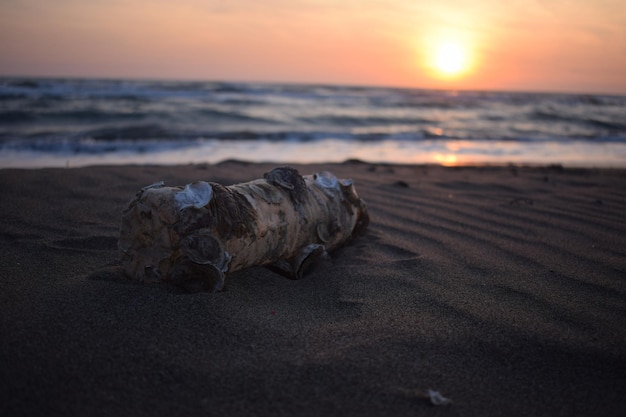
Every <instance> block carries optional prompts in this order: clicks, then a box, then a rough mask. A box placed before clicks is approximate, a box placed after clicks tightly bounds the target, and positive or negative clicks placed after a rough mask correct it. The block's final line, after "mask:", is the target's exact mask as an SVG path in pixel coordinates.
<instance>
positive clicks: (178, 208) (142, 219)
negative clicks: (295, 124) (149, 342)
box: [119, 167, 369, 291]
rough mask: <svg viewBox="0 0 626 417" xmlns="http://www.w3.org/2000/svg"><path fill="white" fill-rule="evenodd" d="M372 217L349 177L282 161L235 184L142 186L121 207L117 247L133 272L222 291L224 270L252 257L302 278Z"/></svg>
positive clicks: (245, 263)
mask: <svg viewBox="0 0 626 417" xmlns="http://www.w3.org/2000/svg"><path fill="white" fill-rule="evenodd" d="M368 223H369V215H368V212H367V208H366V206H365V203H364V202H363V200H361V199H360V198H359V196H358V195H357V193H356V190H355V188H354V185H353V183H352V181H351V180H339V179H337V177H335V176H334V175H333V174H331V173H330V172H326V171H325V172H321V173H318V174H313V175H307V176H304V177H303V176H301V175H300V174H299V173H298V171H297V170H295V169H293V168H290V167H282V168H276V169H274V170H272V171H270V172H268V173H266V174H265V177H264V178H263V179H257V180H254V181H250V182H247V183H242V184H235V185H230V186H223V185H220V184H217V183H209V182H204V181H198V182H195V183H192V184H187V185H186V186H185V187H165V186H164V184H163V183H162V182H160V183H155V184H152V185H150V186H147V187H144V188H142V189H141V190H140V191H139V192H138V193H137V195H136V196H135V198H134V199H132V200H131V201H130V202H129V205H128V208H127V209H126V210H124V212H123V214H122V223H121V228H120V239H119V248H120V251H121V254H122V263H123V267H124V270H125V272H126V273H127V274H128V275H129V276H130V277H131V278H133V279H136V280H139V281H143V282H158V281H165V282H170V283H173V284H176V285H180V286H183V287H185V288H187V289H188V290H190V291H219V290H221V289H222V288H223V286H224V279H225V275H226V273H228V272H233V271H236V270H239V269H242V268H246V267H250V266H253V265H263V266H273V267H276V268H278V269H279V270H281V271H282V272H284V273H285V274H287V275H289V276H291V277H293V278H300V277H301V276H302V274H303V273H304V271H305V269H306V267H307V266H308V265H309V264H310V262H311V261H313V260H315V258H317V257H319V256H320V255H321V254H323V253H325V252H326V251H330V250H332V249H335V248H337V247H338V246H340V245H342V244H343V243H345V242H346V241H347V240H349V239H350V238H351V237H352V236H354V235H355V234H357V233H359V232H361V231H363V230H364V229H365V228H366V227H367V224H368Z"/></svg>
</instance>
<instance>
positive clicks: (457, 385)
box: [0, 162, 626, 416]
mask: <svg viewBox="0 0 626 417" xmlns="http://www.w3.org/2000/svg"><path fill="white" fill-rule="evenodd" d="M271 168H273V166H271V165H267V164H265V165H262V164H244V163H238V162H227V163H223V164H219V165H215V166H182V167H92V168H85V169H45V170H0V196H1V200H0V218H1V219H2V220H1V223H0V254H1V255H0V273H1V281H0V285H1V291H0V297H1V306H2V307H1V308H2V310H1V315H0V317H1V318H0V320H1V321H0V323H1V325H0V337H1V347H0V359H1V366H0V380H1V387H0V388H1V391H0V392H1V395H2V397H1V398H0V415H3V416H18V415H24V416H36V415H43V416H57V415H58V416H111V415H120V416H122V415H124V416H134V415H142V416H178V415H180V416H194V415H198V416H200V415H202V416H248V415H282V416H307V415H316V416H327V415H329V416H345V415H354V416H364V415H375V416H418V415H425V416H439V415H442V416H443V415H445V416H461V415H463V416H557V415H562V416H618V415H624V413H626V172H625V171H619V170H615V171H609V170H567V169H565V170H564V169H560V168H558V167H552V168H521V167H520V168H513V167H499V168H486V167H483V168H442V167H423V166H417V167H411V166H384V165H378V166H374V165H369V164H363V163H357V162H351V163H346V164H338V165H323V166H322V165H317V166H314V165H309V166H297V168H298V169H299V170H300V172H301V173H303V174H309V173H313V172H316V171H321V170H323V169H328V170H331V171H333V172H335V173H336V174H337V175H338V176H340V177H344V178H346V177H347V178H353V179H354V180H355V182H356V187H357V190H358V192H359V194H360V196H361V197H362V198H363V199H364V200H365V201H366V202H367V203H368V206H369V208H370V214H371V217H372V223H371V224H370V227H369V232H368V233H367V235H366V236H365V237H361V238H359V239H357V240H355V241H353V242H352V244H351V245H349V246H347V247H345V248H343V249H341V250H339V251H338V252H335V253H333V254H332V260H331V261H329V262H328V263H327V264H326V265H320V266H319V267H318V268H316V269H315V270H313V271H312V272H311V273H310V274H309V275H308V276H307V277H306V278H304V279H302V280H300V281H291V280H288V279H286V278H283V277H282V276H280V275H277V274H275V273H273V272H271V271H269V270H267V269H265V268H251V269H248V270H245V271H240V272H237V273H234V274H232V275H230V276H229V278H228V279H227V285H226V290H225V291H224V292H221V293H216V294H206V293H203V294H191V295H190V294H181V293H180V292H178V291H176V290H175V289H173V288H171V287H168V286H166V285H152V286H147V285H142V284H136V283H132V282H129V281H127V280H126V279H125V278H124V277H123V276H122V274H121V272H120V265H119V261H118V253H117V250H116V244H117V236H118V227H119V218H120V212H121V210H122V209H123V207H124V206H125V203H126V202H127V201H128V200H129V199H130V198H131V197H132V196H133V195H134V194H135V192H136V191H138V190H139V189H140V188H141V187H143V186H145V185H147V184H150V183H153V182H155V181H157V180H165V182H166V184H167V185H184V184H186V183H188V182H191V181H195V180H199V179H204V180H211V181H217V182H222V183H224V184H232V183H235V182H242V181H248V180H251V179H254V178H257V177H260V176H261V175H262V174H263V173H264V172H266V171H269V170H270V169H271ZM428 389H433V390H437V391H440V392H441V393H442V394H443V395H444V396H446V397H449V398H450V399H451V400H452V401H453V403H452V404H451V405H449V406H438V407H437V406H433V405H431V404H430V402H429V401H428V400H427V399H426V392H427V390H428Z"/></svg>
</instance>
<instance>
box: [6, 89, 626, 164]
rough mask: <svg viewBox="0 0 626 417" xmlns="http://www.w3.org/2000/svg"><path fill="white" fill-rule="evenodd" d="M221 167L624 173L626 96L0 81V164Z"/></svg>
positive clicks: (625, 155)
mask: <svg viewBox="0 0 626 417" xmlns="http://www.w3.org/2000/svg"><path fill="white" fill-rule="evenodd" d="M228 159H237V160H244V161H251V162H276V163H287V162H292V163H298V162H302V163H310V162H342V161H345V160H348V159H359V160H363V161H367V162H375V163H418V164H431V163H434V164H444V165H471V164H497V165H502V164H511V163H512V164H530V165H548V164H560V165H563V166H566V167H615V168H626V96H619V95H594V94H588V95H581V94H550V93H521V92H486V91H442V90H441V91H440V90H423V89H403V88H382V87H357V86H339V85H299V84H265V83H243V82H241V83H240V82H190V81H180V82H179V81H141V80H97V79H34V78H0V167H24V168H35V167H49V166H58V167H66V166H86V165H102V164H159V165H163V164H187V163H217V162H220V161H223V160H228Z"/></svg>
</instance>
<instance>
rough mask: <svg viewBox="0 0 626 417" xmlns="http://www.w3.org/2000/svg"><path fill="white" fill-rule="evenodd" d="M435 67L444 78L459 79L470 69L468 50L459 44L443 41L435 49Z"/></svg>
mask: <svg viewBox="0 0 626 417" xmlns="http://www.w3.org/2000/svg"><path fill="white" fill-rule="evenodd" d="M432 59H433V67H434V69H435V71H436V72H437V75H438V76H440V77H444V78H453V77H458V76H460V75H461V74H464V73H466V72H468V71H469V69H470V59H469V55H468V51H467V48H466V47H464V46H463V45H461V44H460V43H458V42H453V41H443V42H440V43H439V44H438V45H437V46H436V47H435V48H434V57H433V58H432Z"/></svg>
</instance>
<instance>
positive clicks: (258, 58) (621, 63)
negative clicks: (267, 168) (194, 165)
mask: <svg viewBox="0 0 626 417" xmlns="http://www.w3.org/2000/svg"><path fill="white" fill-rule="evenodd" d="M0 76H53V77H89V78H92V77H95V78H140V79H176V80H187V79H189V80H211V81H261V82H289V83H315V84H348V85H376V86H397V87H416V88H438V89H440V88H441V89H470V90H506V91H518V90H524V91H549V92H551V91H559V92H576V93H579V92H580V93H616V94H626V3H624V0H569V1H566V0H525V1H523V0H507V1H502V0H436V1H428V0H423V1H416V0H341V1H337V0H262V1H259V0H176V1H172V0H152V1H146V0H126V1H124V0H89V1H85V0H54V1H50V0H0Z"/></svg>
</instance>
